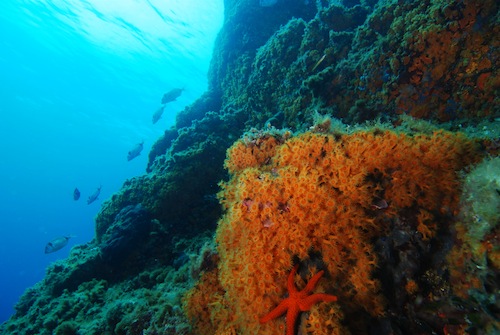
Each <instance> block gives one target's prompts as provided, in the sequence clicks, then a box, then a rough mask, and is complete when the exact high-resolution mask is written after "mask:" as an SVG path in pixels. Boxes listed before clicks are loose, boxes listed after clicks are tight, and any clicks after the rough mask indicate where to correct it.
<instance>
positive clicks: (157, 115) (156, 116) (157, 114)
mask: <svg viewBox="0 0 500 335" xmlns="http://www.w3.org/2000/svg"><path fill="white" fill-rule="evenodd" d="M164 110H165V105H161V106H160V108H158V110H156V112H155V113H154V114H153V124H155V123H156V122H158V120H159V119H161V116H162V115H163V111H164Z"/></svg>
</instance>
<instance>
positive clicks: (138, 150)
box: [127, 141, 144, 161]
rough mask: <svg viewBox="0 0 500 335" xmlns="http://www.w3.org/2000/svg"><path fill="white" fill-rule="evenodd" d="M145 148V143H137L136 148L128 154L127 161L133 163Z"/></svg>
mask: <svg viewBox="0 0 500 335" xmlns="http://www.w3.org/2000/svg"><path fill="white" fill-rule="evenodd" d="M143 147H144V141H142V142H141V143H137V144H136V145H135V147H134V148H133V149H132V150H130V151H129V152H128V155H127V160H128V161H131V160H132V159H134V158H136V157H137V156H139V155H140V154H141V151H142V148H143Z"/></svg>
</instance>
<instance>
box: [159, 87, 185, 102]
mask: <svg viewBox="0 0 500 335" xmlns="http://www.w3.org/2000/svg"><path fill="white" fill-rule="evenodd" d="M182 91H184V89H183V88H174V89H172V90H170V91H168V92H167V93H165V94H164V95H163V98H161V104H162V105H164V104H167V103H169V102H172V101H175V99H177V98H178V97H179V96H180V95H181V94H182Z"/></svg>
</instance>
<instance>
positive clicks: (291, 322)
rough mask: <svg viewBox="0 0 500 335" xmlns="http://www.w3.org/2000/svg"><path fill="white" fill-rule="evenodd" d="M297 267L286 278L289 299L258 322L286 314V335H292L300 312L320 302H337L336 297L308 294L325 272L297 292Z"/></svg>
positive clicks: (318, 274)
mask: <svg viewBox="0 0 500 335" xmlns="http://www.w3.org/2000/svg"><path fill="white" fill-rule="evenodd" d="M298 267H299V266H298V265H295V266H294V267H293V269H292V271H291V272H290V275H289V276H288V282H287V288H288V293H289V297H288V298H286V299H285V300H283V301H282V302H280V304H279V305H278V306H277V307H276V308H275V309H273V310H272V311H270V312H269V313H268V314H266V315H264V316H263V317H262V318H260V320H259V322H260V323H266V322H267V321H270V320H272V319H276V318H277V317H279V316H281V315H283V314H284V313H285V312H286V335H293V333H294V330H295V323H296V321H297V318H298V316H299V314H300V312H304V311H308V310H310V309H311V307H312V306H313V305H314V304H317V303H318V302H321V301H326V302H333V301H337V297H336V296H334V295H329V294H325V293H315V294H310V293H311V291H312V290H314V288H315V287H316V284H317V283H318V281H319V280H320V278H321V276H323V273H324V272H325V271H320V272H318V273H316V274H315V275H314V276H313V277H312V278H311V280H309V282H308V283H307V285H306V287H305V288H304V289H303V290H302V291H297V289H296V288H295V283H294V280H295V274H296V273H297V268H298Z"/></svg>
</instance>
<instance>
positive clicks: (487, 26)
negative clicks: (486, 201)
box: [0, 0, 500, 334]
mask: <svg viewBox="0 0 500 335" xmlns="http://www.w3.org/2000/svg"><path fill="white" fill-rule="evenodd" d="M341 3H342V4H343V5H341V4H339V2H336V1H335V2H333V1H326V0H320V1H304V0H283V1H281V0H280V1H278V2H277V3H276V4H275V5H274V6H271V7H261V6H259V2H258V1H254V0H226V1H225V22H224V27H223V29H222V30H221V32H220V34H219V36H218V38H217V42H216V47H215V49H214V54H213V60H212V63H211V67H210V72H209V88H208V90H207V92H206V93H205V94H204V95H203V96H202V97H201V98H200V99H199V100H198V101H196V102H195V103H194V104H193V105H191V106H189V107H187V108H186V109H185V110H183V111H182V112H181V113H179V115H178V116H177V123H176V125H175V126H174V127H173V128H171V129H168V130H166V131H165V135H164V136H163V137H162V138H160V139H159V140H158V142H157V143H156V144H155V146H154V147H153V149H152V151H151V152H150V154H149V164H148V168H147V172H148V173H147V174H145V175H143V176H140V177H137V178H133V179H131V180H128V181H127V182H125V183H124V185H123V187H122V189H121V191H120V192H119V193H117V194H115V195H113V197H112V198H111V199H109V200H108V201H106V202H105V203H104V204H103V206H102V208H101V210H100V212H99V214H98V216H97V218H96V226H95V229H96V237H95V239H94V240H93V241H92V242H90V243H88V244H87V245H83V246H78V247H75V248H74V249H73V250H72V252H71V255H70V257H69V258H68V259H67V260H65V261H59V262H56V263H55V264H54V265H52V266H50V267H49V269H48V270H47V275H46V277H45V279H44V280H43V281H41V282H40V283H38V284H37V285H35V286H34V287H33V288H31V289H29V290H27V292H26V293H25V294H24V296H23V297H22V299H21V300H20V302H19V303H18V305H17V306H16V314H15V315H14V316H13V317H12V319H11V320H9V321H8V322H6V323H5V324H3V325H2V326H0V332H2V333H6V334H146V333H147V334H188V333H189V332H190V328H189V325H188V324H187V321H186V319H185V317H184V314H183V312H182V310H181V307H180V302H179V301H180V295H181V294H182V293H184V292H185V291H186V290H187V289H188V288H189V287H190V286H191V285H192V284H193V281H192V279H196V280H197V279H198V275H199V274H200V273H203V272H205V273H206V274H208V275H205V277H204V278H208V277H210V276H211V277H210V278H208V279H207V280H206V282H204V283H205V284H206V283H214V282H216V281H217V280H216V278H217V275H216V274H215V275H214V271H215V265H216V264H217V263H218V256H217V255H215V254H214V251H213V250H214V248H213V246H212V245H211V244H210V243H209V242H207V240H210V239H207V238H201V237H200V236H205V235H203V234H205V233H206V232H207V231H208V232H209V233H208V234H213V232H214V231H215V228H216V224H217V221H218V219H219V218H220V217H221V209H220V207H219V204H218V201H217V198H216V193H217V192H218V191H219V187H218V183H219V182H220V181H221V180H224V179H227V172H226V171H225V170H224V167H223V162H224V159H225V157H226V149H227V148H229V147H230V146H231V145H232V144H233V143H234V142H235V141H236V140H237V139H238V138H240V137H241V135H242V134H243V133H245V132H248V131H249V130H251V128H253V127H255V128H257V129H264V130H263V132H262V131H253V132H250V135H247V137H246V139H247V140H248V141H249V143H253V142H255V141H258V139H259V136H260V135H262V134H263V133H266V132H268V133H272V132H273V131H274V130H275V129H274V128H272V127H276V128H279V129H281V128H285V127H289V128H290V129H291V131H290V132H296V131H305V130H308V129H309V128H310V127H311V126H314V127H313V130H315V131H320V132H321V131H325V132H329V131H330V130H331V128H334V127H333V126H334V125H335V123H338V121H336V120H330V122H331V123H332V124H326V123H325V120H326V119H322V118H321V116H320V114H321V115H331V116H333V117H336V118H340V119H342V121H343V122H344V123H345V124H346V126H343V129H344V130H345V129H349V127H353V126H354V124H355V123H357V122H363V121H365V120H377V119H381V120H383V121H384V122H385V124H386V125H390V124H394V125H401V124H403V125H404V126H405V127H408V128H407V129H408V130H412V131H413V130H415V129H417V130H418V131H421V130H422V129H424V128H433V129H435V128H436V127H437V128H444V129H448V130H452V131H454V130H457V129H461V130H464V131H467V132H468V133H469V134H473V135H474V136H475V137H483V138H487V139H486V140H484V141H482V143H483V147H482V149H483V150H485V151H487V152H489V153H490V154H491V155H498V151H499V145H498V143H499V142H500V140H499V138H500V130H499V128H500V127H499V123H500V122H499V120H498V117H500V110H499V106H500V104H499V101H498V96H499V95H498V89H499V85H500V84H499V81H498V78H500V76H499V75H498V69H499V68H500V67H499V59H498V48H499V41H498V38H497V36H499V34H500V31H499V29H500V28H499V25H498V20H499V18H498V3H497V2H496V1H493V0H486V1H477V0H476V1H451V2H450V1H396V0H389V1H383V2H381V3H380V4H379V3H378V2H377V1H374V0H361V1H355V0H351V1H341ZM405 114H409V115H412V116H413V117H415V118H420V119H425V120H430V121H432V122H433V123H434V125H433V126H431V125H429V124H428V123H423V122H420V123H419V122H418V121H415V120H412V121H411V122H403V121H404V120H407V118H405V117H401V116H402V115H405ZM402 120H403V121H402ZM330 126H332V127H330ZM259 134H260V135H259ZM138 204H140V208H138V207H137V206H138ZM453 219H455V217H453ZM464 225H467V222H465V223H464ZM457 227H458V228H460V227H461V226H460V225H457ZM493 227H494V228H491V230H489V231H488V233H487V234H486V233H485V235H484V236H483V240H482V241H479V242H477V243H476V244H480V245H481V248H483V249H484V250H487V251H488V252H489V253H490V254H489V255H490V256H488V257H491V255H492V252H493V251H495V250H496V251H498V249H495V248H494V246H495V242H498V241H497V240H494V239H493V237H494V236H497V235H498V234H497V233H498V228H497V226H495V225H494V226H493ZM458 228H457V229H458ZM136 233H138V234H137V236H135V234H136ZM414 233H415V232H414V231H412V232H410V231H406V230H405V229H400V230H398V229H394V230H393V231H391V232H390V233H388V235H387V236H386V239H385V240H381V242H380V243H379V244H378V247H379V248H381V249H383V250H385V249H388V252H387V253H386V255H389V256H388V258H387V259H382V261H383V262H384V264H385V265H387V264H392V263H391V262H393V261H394V259H393V256H391V255H394V254H396V253H397V254H400V253H399V251H402V254H401V255H403V256H405V257H408V258H411V257H412V255H413V254H415V253H417V254H418V252H417V248H418V246H417V245H416V242H415V239H413V240H412V238H413V237H411V236H413V235H412V234H414ZM462 233H463V232H462ZM121 234H124V235H123V236H122V235H121ZM464 234H465V235H464V236H467V233H464ZM495 234H496V235H495ZM445 242H446V241H445ZM436 243H437V242H436ZM439 243H444V242H443V241H439ZM488 243H489V244H488ZM202 245H204V246H203V247H202ZM406 246H409V247H406ZM129 247H130V248H129ZM400 249H404V250H400ZM483 249H480V250H483ZM123 250H125V251H126V252H122V251H123ZM454 252H455V254H454V257H452V258H453V259H460V257H462V258H465V259H469V261H470V259H475V258H478V256H477V254H474V258H471V257H472V256H471V257H469V258H467V257H468V256H469V255H468V254H467V247H466V246H465V247H462V248H459V249H457V250H455V251H454ZM443 257H444V256H443ZM481 259H483V260H484V258H481ZM186 260H188V261H187V262H186ZM497 261H498V259H497ZM185 262H186V263H185ZM417 263H418V262H417ZM414 264H416V263H415V262H412V261H411V259H409V260H408V261H407V262H404V264H403V265H401V266H399V267H398V266H395V267H396V268H397V271H395V272H397V273H404V272H411V273H412V275H414V274H415V272H414V269H413V267H414ZM467 264H469V265H471V264H473V262H472V261H470V263H467ZM487 264H497V263H493V262H487ZM172 265H175V266H176V267H178V269H177V270H175V269H174V268H173V267H172ZM455 265H456V269H460V266H459V264H455ZM387 266H388V265H387ZM495 271H497V272H495ZM495 271H491V269H489V271H486V273H481V274H479V275H480V276H483V277H481V278H480V280H477V278H478V277H477V276H476V275H475V274H473V275H471V277H470V278H468V280H469V281H468V282H464V283H463V285H462V287H463V290H464V292H465V291H466V290H467V287H470V285H479V286H480V285H485V286H488V285H487V283H488V280H491V279H490V278H491V275H492V273H493V274H495V273H496V275H497V276H498V269H496V270H495ZM455 274H456V273H455ZM453 278H454V280H459V279H458V278H457V277H453ZM497 278H498V277H497ZM441 279H442V277H439V276H437V277H436V276H435V275H434V273H433V272H429V273H427V274H425V276H422V277H419V278H418V280H417V282H415V283H411V282H410V284H409V286H408V287H406V286H405V289H404V290H405V291H404V292H400V294H401V295H403V294H405V296H407V295H411V294H414V295H413V296H412V298H413V299H414V300H419V299H422V297H421V296H419V295H418V294H417V292H419V291H418V285H417V284H418V283H420V284H423V285H424V286H425V285H427V286H426V287H433V288H438V287H442V288H446V287H447V286H446V284H447V283H443V282H441V281H440V280H441ZM394 280H395V281H396V280H397V278H394ZM484 283H486V284H484ZM413 284H415V285H417V286H412V285H413ZM214 285H215V284H214ZM199 287H203V283H202V284H201V286H199ZM211 289H212V290H218V289H221V288H220V287H215V288H214V287H211ZM475 289H476V291H477V292H479V293H478V294H477V295H476V296H474V297H475V298H474V299H476V300H475V302H474V303H477V304H479V305H481V304H483V305H484V304H486V303H487V301H490V300H491V299H493V303H490V305H488V306H487V307H485V308H484V309H483V310H487V311H495V303H496V300H494V299H496V296H495V294H492V293H491V291H490V289H491V285H489V286H488V289H483V290H481V288H480V287H479V288H477V287H476V288H475ZM412 292H413V293H412ZM219 293H221V294H222V295H223V294H224V291H221V292H219ZM488 299H490V300H488ZM218 302H220V301H219V300H218ZM215 303H217V301H216V302H215ZM460 303H463V301H462V302H460ZM215 306H216V305H215ZM474 306H476V305H474ZM496 311H498V309H496ZM322 313H327V314H328V313H329V311H322ZM429 313H432V311H430V312H429ZM486 314H487V313H486V312H485V313H483V314H480V313H479V315H474V320H481V322H483V321H484V320H486V321H484V322H487V320H488V318H487V317H485V315H486ZM318 315H320V314H318V313H317V312H314V313H313V314H311V315H309V317H310V319H309V321H310V323H311V324H313V323H314V322H322V320H318V319H314V318H315V317H318ZM323 315H324V314H323ZM452 316H453V317H454V315H452ZM256 317H257V316H256ZM481 318H484V319H481ZM432 319H433V318H429V320H432ZM427 321H428V320H419V322H422V324H423V325H424V326H427V324H426V322H427ZM345 322H346V324H350V325H351V326H352V325H354V324H355V323H352V320H346V321H345ZM484 322H483V323H481V324H484ZM270 327H272V326H270ZM450 327H451V326H450ZM354 330H356V329H355V328H352V329H351V331H352V332H353V333H355V331H354ZM459 330H460V329H455V328H452V329H451V331H452V333H453V332H455V333H459ZM475 330H476V331H478V330H477V329H475ZM384 331H387V328H382V329H373V333H374V334H377V333H380V334H383V333H384ZM439 331H440V332H446V331H445V330H443V329H439ZM481 331H482V330H481V329H480V330H479V333H481ZM310 333H313V332H310Z"/></svg>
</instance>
